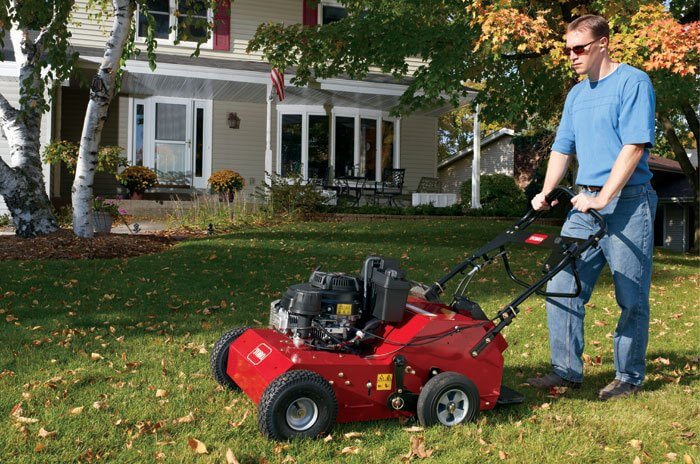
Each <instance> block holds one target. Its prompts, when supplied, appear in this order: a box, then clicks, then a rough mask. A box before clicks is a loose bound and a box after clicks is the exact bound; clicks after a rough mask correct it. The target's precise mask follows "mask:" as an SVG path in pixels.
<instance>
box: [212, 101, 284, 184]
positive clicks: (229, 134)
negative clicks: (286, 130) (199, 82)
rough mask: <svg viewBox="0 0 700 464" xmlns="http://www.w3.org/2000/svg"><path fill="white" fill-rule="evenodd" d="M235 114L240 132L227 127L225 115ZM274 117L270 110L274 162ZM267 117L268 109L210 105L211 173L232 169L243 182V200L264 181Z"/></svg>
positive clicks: (218, 103) (220, 103)
mask: <svg viewBox="0 0 700 464" xmlns="http://www.w3.org/2000/svg"><path fill="white" fill-rule="evenodd" d="M234 111H235V112H236V113H237V114H238V117H239V118H241V128H240V129H230V128H229V127H228V123H227V115H228V113H230V112H234ZM275 113H276V112H275V111H274V109H273V118H272V119H273V127H272V138H271V145H272V153H273V160H274V153H275V139H276V136H275V133H276V129H275V126H274V121H275V116H274V115H275ZM266 116H267V105H257V104H253V103H232V102H222V101H215V102H213V107H212V119H213V121H212V141H213V142H212V172H214V171H216V170H219V169H233V170H234V171H236V172H238V173H240V174H241V175H242V176H243V178H244V179H245V181H246V188H245V191H244V194H245V195H246V196H247V194H249V193H252V192H253V191H254V190H255V187H257V186H259V185H261V184H262V183H263V181H264V178H263V177H264V174H265V128H266ZM273 166H274V164H273ZM273 169H274V167H273Z"/></svg>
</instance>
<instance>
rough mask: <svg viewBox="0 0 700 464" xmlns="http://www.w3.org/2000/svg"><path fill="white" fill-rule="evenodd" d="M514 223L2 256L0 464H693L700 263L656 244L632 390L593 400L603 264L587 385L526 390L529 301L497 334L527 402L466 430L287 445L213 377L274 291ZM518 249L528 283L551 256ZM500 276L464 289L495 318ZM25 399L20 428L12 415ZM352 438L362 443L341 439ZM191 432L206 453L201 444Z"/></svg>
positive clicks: (288, 232) (311, 230) (362, 229)
mask: <svg viewBox="0 0 700 464" xmlns="http://www.w3.org/2000/svg"><path fill="white" fill-rule="evenodd" d="M507 225H508V223H506V222H491V223H489V222H488V221H485V220H479V219H469V218H464V219H458V220H444V221H440V220H437V221H435V220H431V221H425V220H415V219H414V220H405V221H401V220H396V221H393V220H392V221H378V222H374V223H370V222H353V223H303V224H293V225H284V226H276V227H271V228H259V229H251V230H242V231H238V232H235V233H233V234H230V235H226V236H221V237H215V238H211V239H206V240H196V241H189V242H184V243H181V244H179V245H177V246H176V247H174V248H173V249H171V250H169V251H167V252H165V253H162V254H158V255H151V256H142V257H139V258H134V259H128V260H109V261H41V262H37V261H31V262H7V261H5V262H0V276H2V277H0V430H2V433H0V462H3V463H6V462H57V463H59V462H60V463H64V462H78V461H83V462H90V461H93V462H94V461H97V460H100V461H102V462H154V461H156V460H162V461H163V462H203V463H204V462H226V458H225V455H226V451H227V450H228V449H230V450H231V451H232V452H233V454H234V455H235V456H236V457H237V458H238V461H239V462H240V463H241V464H245V463H263V462H269V463H282V462H284V463H292V462H297V463H315V462H318V463H321V462H322V463H334V462H356V463H368V462H377V463H385V462H387V463H388V462H401V458H402V456H404V455H406V454H407V453H408V452H409V449H410V441H411V437H412V436H420V437H423V438H424V439H425V445H426V448H427V449H431V450H433V453H432V455H431V456H430V457H429V458H427V461H428V462H444V463H463V462H504V461H505V462H519V463H523V462H541V463H544V462H552V463H555V462H556V463H560V462H575V463H583V462H601V463H608V462H625V463H632V462H636V461H638V462H643V463H646V462H674V461H675V462H696V463H697V462H698V436H697V434H698V433H700V419H699V418H700V400H699V396H698V394H699V393H700V392H699V388H698V386H699V384H698V352H699V350H698V348H699V346H700V320H699V316H700V311H699V310H698V308H699V307H700V304H699V303H700V302H699V297H700V292H699V291H698V278H699V277H698V264H699V262H700V261H699V260H698V258H697V257H696V256H686V255H679V254H672V253H665V252H658V251H657V252H655V270H654V280H653V289H652V296H651V298H652V325H651V334H650V345H649V351H648V356H647V359H648V377H647V381H646V383H645V384H644V389H643V391H642V392H640V394H639V395H638V396H637V397H635V398H630V399H624V400H620V401H615V402H609V403H601V402H599V401H597V399H596V398H597V390H598V389H599V388H601V387H602V386H604V385H605V384H606V383H607V382H608V381H610V380H611V379H612V378H613V376H614V369H613V364H612V341H611V336H612V332H613V331H614V330H615V324H616V321H617V314H618V310H617V306H616V304H615V299H614V290H613V287H612V282H611V279H610V276H609V272H608V273H604V275H603V277H602V278H601V281H600V282H599V284H598V287H597V289H596V292H595V294H594V296H593V298H592V300H591V302H590V304H589V308H588V317H587V318H586V349H585V351H586V359H587V363H586V373H585V374H586V379H585V381H584V387H583V388H582V389H581V390H576V391H569V392H566V393H565V394H564V395H562V396H561V397H558V398H550V397H548V396H547V394H546V393H544V392H539V391H535V390H533V389H531V388H528V387H526V386H521V385H520V384H521V383H522V382H523V381H524V379H525V378H526V377H528V376H531V375H534V374H537V373H546V372H548V369H549V363H548V360H549V354H548V341H547V340H548V339H547V328H546V323H545V314H544V301H543V300H542V299H541V298H539V297H536V298H533V299H531V300H529V301H528V302H526V304H524V305H523V306H522V309H523V311H522V312H521V315H520V317H519V318H518V319H517V320H516V321H515V323H514V324H512V325H511V326H510V327H509V328H507V329H506V330H505V332H504V334H505V336H506V338H507V340H508V342H509V343H510V347H509V348H508V350H506V352H505V357H506V368H505V372H504V377H505V382H504V383H505V384H507V385H509V386H511V387H514V388H515V389H517V390H519V391H520V392H521V393H523V394H524V395H525V396H526V401H525V403H523V404H521V405H518V406H510V407H502V408H497V409H495V410H493V411H486V412H484V413H482V414H480V415H479V417H478V419H477V421H476V422H475V423H471V424H468V425H464V426H459V427H455V428H452V429H445V428H441V427H434V428H430V429H426V430H424V431H415V430H410V429H409V427H411V426H415V425H416V424H415V423H412V422H409V423H399V422H398V421H394V420H390V421H377V422H368V423H355V424H344V425H339V426H337V427H335V428H334V430H333V434H332V437H333V438H332V440H330V441H323V440H299V441H294V442H291V443H285V444H279V443H274V442H268V441H267V440H265V439H263V438H262V436H261V435H260V434H259V432H258V430H257V411H256V407H255V405H254V404H253V403H252V402H250V401H249V400H248V399H247V398H246V397H245V395H243V394H242V393H232V392H228V391H223V390H222V389H221V388H219V387H218V385H217V384H216V383H215V382H214V381H213V380H212V379H211V377H210V375H209V371H208V361H209V351H210V349H211V347H212V345H213V344H214V342H215V341H216V340H217V339H218V338H219V336H220V335H221V334H222V333H223V332H225V331H227V330H228V329H230V328H232V327H235V326H242V325H253V326H256V325H257V326H261V325H265V324H266V321H267V318H268V309H269V303H270V301H271V300H273V299H275V298H277V297H279V295H280V294H281V292H282V291H284V289H285V288H286V287H287V286H288V285H291V284H294V283H298V282H301V281H304V280H306V279H307V278H308V275H309V273H310V271H311V270H312V269H314V268H315V267H317V266H319V265H320V266H322V268H323V269H326V270H337V271H344V272H349V273H358V274H359V271H360V266H361V264H362V261H363V259H364V257H365V256H367V255H369V254H378V255H385V256H392V257H396V258H400V259H401V262H402V263H403V265H404V267H405V269H406V270H407V272H408V277H409V278H411V279H413V280H417V281H424V282H428V283H429V282H432V281H434V280H436V279H437V278H438V277H440V276H441V275H442V274H444V273H445V272H446V271H447V270H448V269H449V268H451V267H452V266H453V265H455V264H457V263H458V262H459V261H460V260H462V259H463V258H464V257H466V256H467V255H468V254H469V253H470V252H472V251H474V250H476V249H477V248H478V247H480V246H481V245H483V244H484V243H485V242H486V241H488V240H489V239H490V238H491V237H493V236H495V235H496V234H497V233H499V232H500V231H501V230H503V229H504V228H505V227H506V226H507ZM517 255H518V256H517V258H518V262H516V263H515V265H516V266H515V267H516V269H517V270H518V272H520V273H521V274H522V276H524V277H527V275H530V277H533V278H534V277H535V276H536V275H537V274H538V273H539V266H538V265H536V264H534V261H535V260H537V259H539V258H541V256H539V255H536V254H533V253H532V252H531V251H530V250H527V251H524V252H523V253H517ZM502 276H504V274H503V267H502V266H501V265H498V266H493V267H491V268H489V269H488V270H487V271H485V272H483V273H481V274H479V275H478V276H477V277H476V278H475V281H474V282H473V284H472V287H471V288H472V292H471V293H470V296H471V297H472V299H474V300H475V301H477V302H479V303H480V304H481V306H482V307H483V308H484V310H485V311H486V312H487V314H490V315H493V314H495V312H496V311H497V310H498V309H499V308H500V305H502V304H504V303H506V302H507V301H509V299H510V298H512V297H513V296H514V295H516V292H517V291H518V290H517V289H516V288H515V287H514V286H513V285H511V284H509V283H508V282H506V281H505V280H504V279H502V278H501V277H502ZM496 279H499V280H496ZM452 288H454V286H453V287H452ZM18 404H21V408H22V410H21V413H20V412H19V411H15V415H19V416H21V417H23V418H26V419H22V420H23V421H24V423H20V422H18V420H17V418H16V417H14V416H12V413H11V412H12V410H13V408H14V407H15V406H16V405H18ZM34 420H36V421H34ZM42 429H43V432H42V431H41V430H42ZM46 432H48V434H47V433H46ZM54 432H55V433H54ZM351 432H357V433H359V434H360V435H357V434H353V435H351V436H350V437H349V438H348V437H345V434H348V433H351ZM190 439H196V440H199V441H201V442H202V443H203V444H204V445H206V447H207V450H208V454H197V453H195V451H193V449H192V448H191V447H190V446H189V444H188V441H189V440H190ZM355 452H356V454H353V453H355ZM686 455H687V457H686ZM413 459H414V460H415V459H417V458H413Z"/></svg>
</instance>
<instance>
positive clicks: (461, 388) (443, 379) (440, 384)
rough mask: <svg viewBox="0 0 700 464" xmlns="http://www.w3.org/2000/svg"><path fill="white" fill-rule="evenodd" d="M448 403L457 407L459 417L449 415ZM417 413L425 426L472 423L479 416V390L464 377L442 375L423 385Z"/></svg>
mask: <svg viewBox="0 0 700 464" xmlns="http://www.w3.org/2000/svg"><path fill="white" fill-rule="evenodd" d="M452 400H456V401H452ZM446 403H450V404H453V405H454V407H455V408H456V411H455V412H456V414H452V413H450V412H449V409H448V408H446ZM416 412H417V413H418V421H419V422H420V423H421V425H423V426H424V427H429V426H431V425H436V424H442V425H445V426H448V427H452V426H455V425H459V424H463V423H466V422H470V421H473V420H474V419H476V416H477V414H478V413H479V391H478V390H477V388H476V385H474V383H473V382H472V381H471V380H469V379H468V378H466V377H465V376H463V375H462V374H458V373H457V372H442V373H440V374H438V375H436V376H435V377H433V378H432V379H430V380H428V381H427V382H426V383H425V385H424V386H423V389H422V390H421V392H420V395H418V406H417V411H416ZM441 419H442V420H441ZM443 421H444V422H443Z"/></svg>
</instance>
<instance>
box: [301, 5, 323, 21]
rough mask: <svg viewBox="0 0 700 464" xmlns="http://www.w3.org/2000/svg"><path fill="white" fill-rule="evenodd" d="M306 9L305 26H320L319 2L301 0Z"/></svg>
mask: <svg viewBox="0 0 700 464" xmlns="http://www.w3.org/2000/svg"><path fill="white" fill-rule="evenodd" d="M301 1H302V4H303V8H304V13H303V14H304V26H315V25H316V24H318V2H319V0H301Z"/></svg>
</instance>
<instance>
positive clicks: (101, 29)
mask: <svg viewBox="0 0 700 464" xmlns="http://www.w3.org/2000/svg"><path fill="white" fill-rule="evenodd" d="M86 3H87V2H86V0H77V1H76V4H77V5H78V6H77V7H76V8H75V13H74V15H73V18H74V26H73V27H72V28H71V33H72V34H73V38H72V43H73V45H76V46H88V47H96V46H97V47H100V46H102V45H103V44H104V42H105V40H106V38H107V35H106V32H105V30H106V27H105V24H106V25H107V26H109V27H111V23H107V22H103V24H99V23H98V22H97V21H96V20H94V19H90V18H88V14H87V12H86V11H85V4H86ZM301 20H302V4H301V0H267V1H264V2H263V1H260V0H235V1H234V2H232V8H231V35H230V37H231V53H229V52H225V51H221V50H212V49H211V48H209V49H207V48H205V47H203V48H202V49H201V55H200V56H202V57H209V58H222V59H232V60H259V59H260V55H259V54H258V55H249V54H247V53H246V52H245V49H246V47H247V46H248V42H249V40H250V39H251V38H252V37H253V35H254V34H255V30H256V29H257V27H258V25H259V24H261V23H264V22H281V23H284V24H287V25H289V24H296V23H300V22H301ZM141 48H143V49H144V50H143V51H144V52H145V47H141ZM193 51H194V46H191V45H185V44H179V45H177V46H173V45H168V44H167V43H159V45H158V51H157V53H159V54H161V53H167V54H170V55H181V56H189V55H190V54H192V52H193Z"/></svg>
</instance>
